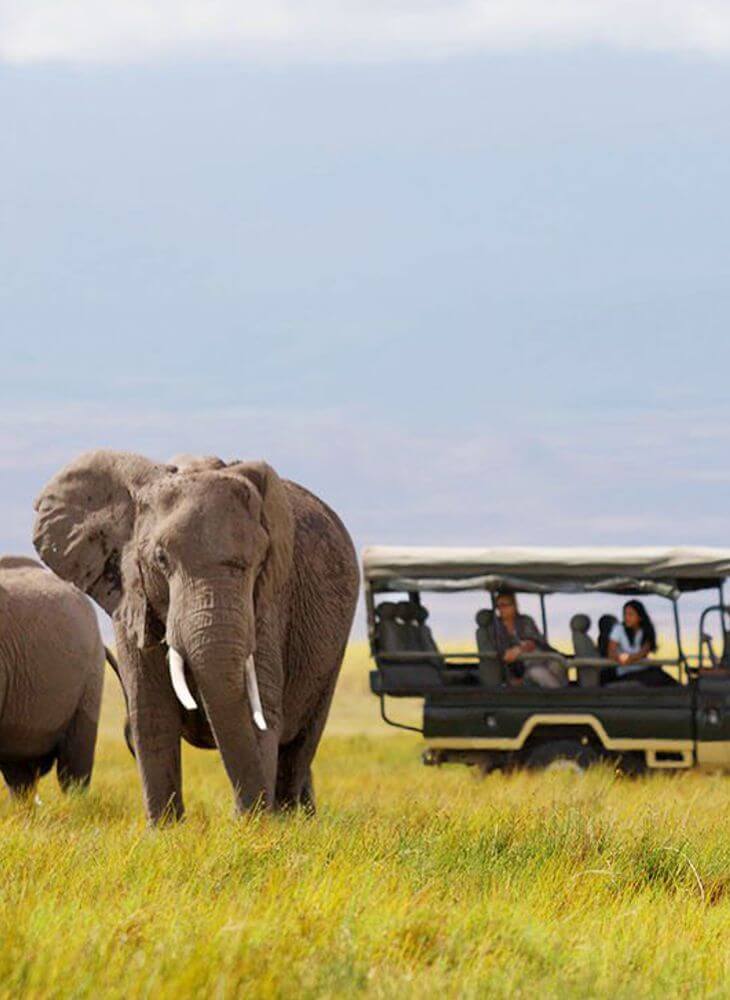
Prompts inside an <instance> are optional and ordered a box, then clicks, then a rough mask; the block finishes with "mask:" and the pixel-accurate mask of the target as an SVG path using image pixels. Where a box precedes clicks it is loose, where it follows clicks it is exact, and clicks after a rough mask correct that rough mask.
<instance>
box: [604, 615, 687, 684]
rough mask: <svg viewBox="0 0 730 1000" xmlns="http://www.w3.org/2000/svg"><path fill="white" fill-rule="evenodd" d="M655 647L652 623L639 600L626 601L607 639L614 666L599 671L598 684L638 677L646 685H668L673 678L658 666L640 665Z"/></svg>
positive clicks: (633, 679)
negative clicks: (620, 618)
mask: <svg viewBox="0 0 730 1000" xmlns="http://www.w3.org/2000/svg"><path fill="white" fill-rule="evenodd" d="M656 649H657V642H656V629H655V628H654V623H653V622H652V620H651V618H650V617H649V615H648V612H647V610H646V608H645V607H644V605H643V604H642V602H641V601H627V602H626V604H624V608H623V621H622V622H616V624H615V625H614V626H613V628H612V629H611V632H610V635H609V639H608V657H609V659H611V660H613V661H614V662H615V663H616V664H617V666H615V667H608V668H607V669H606V670H605V671H602V672H601V683H602V684H613V683H615V682H616V681H622V680H632V681H640V682H641V683H642V684H645V685H646V686H647V687H668V686H670V685H673V684H676V683H677V681H675V680H674V678H673V677H670V676H669V674H667V673H665V672H664V671H663V670H662V668H661V667H657V666H653V667H652V666H646V665H642V660H645V659H646V658H647V656H649V654H650V653H655V652H656Z"/></svg>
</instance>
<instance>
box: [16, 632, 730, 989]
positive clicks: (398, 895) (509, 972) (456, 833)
mask: <svg viewBox="0 0 730 1000" xmlns="http://www.w3.org/2000/svg"><path fill="white" fill-rule="evenodd" d="M367 670H368V663H367V656H366V652H365V650H364V647H362V646H355V647H353V648H352V649H351V650H350V653H349V655H348V661H347V664H346V668H345V671H344V674H343V678H342V682H341V685H340V688H339V691H338V695H337V699H336V703H335V705H334V707H333V712H332V718H331V724H330V726H329V729H328V732H327V734H326V737H325V739H324V741H323V744H322V747H321V750H320V753H319V756H318V758H317V762H316V781H317V791H318V796H319V800H320V812H319V815H318V817H317V818H316V819H315V820H313V821H309V820H307V819H305V818H304V817H301V816H293V817H289V818H281V817H268V816H258V817H254V818H249V819H246V820H235V819H234V818H233V817H232V815H231V799H230V793H229V789H228V787H227V782H226V780H225V776H224V774H223V770H222V767H221V765H220V762H219V760H218V759H217V756H216V755H215V754H211V753H203V752H200V751H194V750H187V751H186V754H185V787H186V801H187V806H188V819H187V822H186V823H184V824H182V825H179V826H177V827H175V828H171V829H168V830H164V831H149V830H147V829H146V827H145V824H144V820H143V817H142V810H141V803H140V794H139V787H138V782H137V778H136V772H135V770H134V766H133V762H132V760H131V758H130V757H129V755H128V754H127V751H126V748H125V747H124V744H123V742H122V737H121V731H120V716H121V711H120V709H121V701H120V698H119V695H118V692H117V689H116V686H115V683H113V678H111V677H110V678H109V682H108V685H107V697H106V700H105V707H104V716H103V724H102V731H101V737H100V745H99V753H98V760H97V768H96V774H95V778H94V782H93V787H92V790H91V792H90V794H89V795H87V796H85V797H81V796H77V797H72V798H66V799H64V798H63V797H62V796H61V795H60V794H59V793H58V791H57V788H56V785H55V780H54V779H53V778H52V777H50V776H49V777H48V778H46V779H44V782H43V783H42V785H41V796H42V798H43V805H42V807H40V808H36V807H23V808H20V807H18V806H16V805H13V804H12V803H10V802H9V801H7V800H5V799H3V800H2V802H0V856H1V859H0V996H2V997H18V996H28V997H61V996H72V997H92V996H93V997H98V996H112V997H125V998H130V997H152V996H154V997H162V998H165V997H170V998H172V997H175V998H176V1000H177V998H180V997H189V996H191V997H206V998H208V997H229V996H243V995H246V996H253V997H297V998H300V997H333V998H334V997H349V996H357V995H362V996H368V997H395V996H397V997H419V998H420V997H432V996H433V997H435V996H438V997H441V998H443V997H515V996H524V997H532V996H547V997H572V996H575V997H626V998H629V997H631V998H635V997H660V996H661V997H665V996H667V995H670V996H677V995H679V996H684V995H687V996H689V995H700V996H718V997H720V996H726V995H727V993H728V986H727V983H728V981H729V976H730V950H728V947H727V929H728V926H730V795H729V794H728V792H729V790H730V786H729V785H728V782H727V779H724V778H719V777H717V778H715V777H707V776H703V775H700V774H698V773H688V774H681V775H675V776H666V775H658V776H656V775H655V776H651V777H649V778H646V779H642V780H639V781H636V780H627V779H620V778H617V777H616V776H615V775H614V774H613V773H612V772H611V771H610V770H609V769H599V770H597V771H595V772H593V773H590V774H589V775H587V776H586V777H584V778H578V777H575V776H574V775H571V774H565V773H558V774H550V775H528V774H515V775H510V776H502V775H492V776H490V777H489V778H487V779H483V780H478V779H476V778H475V776H474V775H473V774H472V773H471V771H470V770H469V769H467V768H463V767H453V768H442V769H440V770H434V769H430V768H424V767H423V766H422V765H421V764H420V762H419V749H420V747H419V739H418V737H417V736H415V735H414V736H412V737H411V736H409V735H405V734H403V735H391V734H390V733H389V732H388V731H387V730H386V729H385V727H384V726H383V725H382V723H380V722H379V719H378V706H377V702H376V700H375V699H374V698H372V696H370V695H369V694H368V693H367Z"/></svg>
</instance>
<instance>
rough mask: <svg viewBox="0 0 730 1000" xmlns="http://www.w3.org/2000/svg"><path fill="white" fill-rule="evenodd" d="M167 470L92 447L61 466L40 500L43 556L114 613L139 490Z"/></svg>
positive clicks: (37, 538)
mask: <svg viewBox="0 0 730 1000" xmlns="http://www.w3.org/2000/svg"><path fill="white" fill-rule="evenodd" d="M163 469H164V466H157V465H155V464H154V463H152V462H150V461H148V459H146V458H142V457H141V456H139V455H129V454H126V453H124V452H114V451H93V452H88V453H87V454H85V455H81V456H80V457H79V458H77V459H76V461H74V462H72V463H71V464H70V465H67V466H66V467H65V468H64V469H61V471H60V472H59V473H57V474H56V475H55V476H54V477H53V479H51V481H50V482H49V483H48V484H47V485H46V487H45V488H44V489H43V491H42V492H41V494H40V496H39V497H38V498H37V500H36V502H35V509H36V511H37V513H38V516H37V517H36V522H35V527H34V530H33V544H34V545H35V547H36V551H37V552H38V555H39V556H40V557H41V559H42V560H43V562H44V563H46V565H47V566H50V568H51V569H52V570H53V571H54V573H56V574H58V576H60V577H62V578H63V579H64V580H70V581H71V582H72V583H74V584H76V586H77V587H78V588H79V590H83V591H84V592H85V593H87V594H89V595H90V596H91V597H93V598H94V600H95V601H96V602H97V603H98V604H100V605H101V607H102V608H104V610H105V611H107V612H108V613H109V614H113V613H114V611H115V610H116V609H117V607H118V606H119V603H120V601H121V599H122V572H121V564H122V554H123V551H124V548H125V546H126V545H127V544H128V542H129V541H130V539H131V538H132V535H133V532H134V519H135V501H134V496H135V493H136V492H137V490H139V489H140V488H141V487H142V486H144V485H145V484H146V483H148V482H149V481H150V480H151V479H152V478H153V477H154V475H155V474H157V473H158V472H159V471H161V470H163Z"/></svg>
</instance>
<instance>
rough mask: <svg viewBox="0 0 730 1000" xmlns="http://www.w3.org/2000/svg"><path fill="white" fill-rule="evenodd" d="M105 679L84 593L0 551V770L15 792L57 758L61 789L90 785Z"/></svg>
mask: <svg viewBox="0 0 730 1000" xmlns="http://www.w3.org/2000/svg"><path fill="white" fill-rule="evenodd" d="M103 681H104V647H103V645H102V641H101V636H100V634H99V626H98V624H97V620H96V614H95V612H94V608H93V607H92V604H91V602H90V601H89V599H88V598H87V597H84V595H83V594H82V593H80V592H79V591H78V590H77V589H76V588H75V587H72V586H71V585H70V584H68V583H65V582H64V581H63V580H59V579H58V577H56V576H54V575H53V573H49V572H48V570H47V569H45V568H44V567H43V566H41V564H40V563H38V562H36V561H35V560H33V559H25V558H23V557H20V556H4V557H3V558H0V771H2V774H3V777H4V778H5V782H6V784H7V786H8V788H9V789H10V792H11V794H12V795H14V796H26V795H29V794H30V793H31V792H32V791H33V789H34V787H35V784H36V782H37V780H38V778H39V777H40V776H41V775H42V774H46V773H47V772H48V771H49V770H50V769H51V768H52V766H53V764H54V762H55V764H56V768H57V773H58V780H59V783H60V785H61V788H62V789H63V790H64V791H66V790H68V789H69V788H70V787H71V786H72V785H80V786H86V785H88V783H89V780H90V779H91V770H92V767H93V764H94V748H95V746H96V732H97V727H98V723H99V706H100V704H101V691H102V685H103Z"/></svg>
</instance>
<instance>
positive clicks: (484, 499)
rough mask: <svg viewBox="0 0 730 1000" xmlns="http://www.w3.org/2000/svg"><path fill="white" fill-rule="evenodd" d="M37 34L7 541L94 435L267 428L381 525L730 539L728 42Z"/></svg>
mask: <svg viewBox="0 0 730 1000" xmlns="http://www.w3.org/2000/svg"><path fill="white" fill-rule="evenodd" d="M39 6H41V7H42V6H43V4H40V5H39ZM82 6H83V5H82ZM435 6H436V7H440V6H443V5H439V4H436V5H435ZM594 6H595V4H594ZM598 6H600V5H598ZM18 9H20V8H18ZM0 25H2V12H0ZM28 30H30V29H28ZM26 34H27V32H26ZM16 35H17V32H16ZM22 37H25V36H22ZM13 44H16V43H15V42H13ZM19 45H20V43H17V44H16V48H15V49H13V48H12V46H10V45H8V47H7V50H6V52H5V56H6V58H5V62H4V63H0V109H1V115H2V122H3V139H2V155H1V156H0V337H1V338H2V348H3V350H2V365H1V368H0V476H1V477H2V478H1V483H2V488H1V489H0V551H16V552H17V551H30V541H29V526H30V524H31V521H32V510H31V504H32V499H33V496H34V494H35V493H36V492H37V491H38V489H39V488H40V486H41V485H42V484H43V482H44V481H45V480H46V478H47V477H48V476H49V475H50V474H51V473H52V472H53V471H54V470H55V469H56V468H57V467H58V466H59V465H61V464H63V463H64V462H66V461H67V460H69V459H70V458H72V457H73V456H74V455H75V454H77V453H78V452H79V451H80V450H82V449H87V448H91V447H96V446H111V447H116V448H125V449H129V450H137V451H141V452H144V453H147V454H149V455H152V456H155V457H162V458H165V457H168V456H170V455H172V454H174V453H176V452H180V451H202V452H205V453H220V454H222V455H223V456H224V457H237V456H240V457H256V456H263V457H265V458H267V459H269V460H270V461H271V462H272V463H273V464H274V465H276V466H277V467H278V469H279V470H280V471H281V472H282V473H283V474H285V475H288V476H290V477H292V478H296V479H298V480H300V481H301V482H303V483H305V484H306V485H308V486H310V487H311V488H313V489H314V490H316V491H319V492H321V494H322V495H323V496H324V497H325V498H326V499H328V500H329V501H330V502H332V503H333V504H334V505H335V506H336V507H337V509H338V510H339V511H340V513H341V514H342V515H343V516H344V518H345V520H346V521H347V523H348V524H349V526H350V528H351V530H352V532H353V534H354V536H355V539H356V542H357V543H358V545H362V544H366V543H375V542H403V543H445V542H451V543H464V544H469V543H570V542H586V543H588V542H595V543H611V542H616V543H640V542H645V543H653V542H667V543H682V542H697V543H708V544H713V543H717V544H723V545H730V507H729V501H730V461H729V459H730V448H729V447H728V446H729V445H730V423H729V422H728V417H729V416H730V401H729V396H730V338H729V336H728V330H729V327H730V284H729V280H728V279H729V277H730V237H729V234H730V226H729V223H730V199H729V198H728V184H729V182H730V130H729V128H728V122H729V121H730V108H729V106H728V105H729V104H730V100H729V95H730V61H729V60H728V58H726V56H725V55H724V54H723V52H722V51H720V52H714V53H713V52H710V53H708V52H703V51H693V52H691V51H682V50H681V46H680V47H679V48H678V50H676V51H671V46H669V49H670V50H669V51H664V52H652V51H648V50H647V49H648V48H651V46H646V47H644V49H642V48H641V47H634V48H623V49H621V48H618V47H617V46H615V45H612V44H610V39H609V40H608V42H606V40H605V39H602V38H601V37H598V38H597V40H595V41H594V40H592V39H591V38H590V37H589V38H587V39H584V40H581V39H578V42H576V43H575V44H571V45H570V46H568V47H565V46H562V47H561V46H552V47H551V46H550V45H549V44H543V45H541V46H539V47H529V46H526V47H521V46H520V45H513V46H512V47H511V49H510V50H509V51H504V50H498V48H499V47H497V48H492V49H490V48H489V47H488V46H486V47H484V46H483V47H482V48H483V50H482V51H472V50H471V48H470V47H469V46H464V47H463V48H464V51H460V52H457V53H453V52H452V53H449V54H448V56H446V55H444V54H442V53H438V52H436V53H434V52H433V51H431V50H429V53H428V56H429V57H428V58H423V59H419V58H418V52H417V51H416V52H414V51H409V52H408V53H406V54H404V55H403V56H402V57H400V56H399V55H398V53H397V51H396V52H390V53H389V55H388V58H387V59H385V58H383V59H381V60H377V59H369V60H357V59H354V58H349V59H341V60H335V59H332V58H324V57H322V58H317V57H316V53H315V54H314V55H312V57H311V58H310V59H308V60H304V59H302V58H301V57H297V58H296V59H295V58H292V59H290V60H288V59H286V58H284V57H280V58H278V59H275V60H274V59H270V60H269V61H266V60H263V61H262V60H257V61H253V60H252V59H251V58H249V57H247V56H246V54H245V53H241V52H239V53H236V52H230V51H223V52H221V51H218V52H214V51H210V52H206V53H195V54H190V53H187V52H186V51H185V50H184V48H183V50H182V51H178V50H175V51H172V52H171V51H167V50H164V47H163V51H161V52H160V53H159V54H155V53H153V54H152V55H149V54H147V55H146V57H145V58H144V59H138V60H135V59H129V58H123V57H122V56H123V55H124V54H123V53H122V56H119V57H115V58H111V57H109V58H105V59H99V60H97V61H93V60H92V61H88V60H84V59H82V58H80V57H79V58H77V57H76V56H75V54H74V51H73V47H72V50H71V51H70V54H69V53H65V54H64V55H63V58H62V59H56V61H51V60H50V59H49V58H47V57H46V56H45V55H44V51H45V50H43V51H41V52H40V55H38V54H37V53H35V50H33V52H34V53H35V54H33V56H32V58H30V57H29V58H25V57H24V56H23V53H24V52H25V51H26V50H25V49H22V46H21V47H20V48H18V46H19ZM658 47H659V48H661V47H665V48H666V47H667V46H658ZM706 47H707V48H709V49H712V48H713V47H712V45H709V46H706ZM411 48H413V47H411ZM431 48H433V46H431ZM700 48H701V46H700ZM21 49H22V51H21ZM2 52H3V47H2V44H0V56H2ZM18 52H20V55H18Z"/></svg>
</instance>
